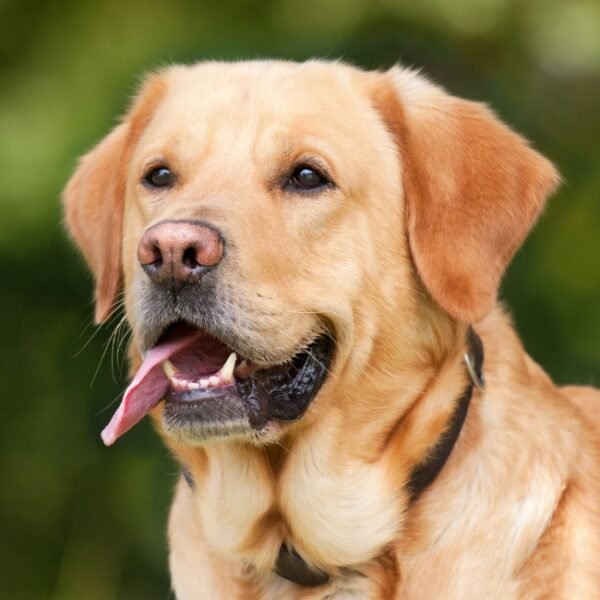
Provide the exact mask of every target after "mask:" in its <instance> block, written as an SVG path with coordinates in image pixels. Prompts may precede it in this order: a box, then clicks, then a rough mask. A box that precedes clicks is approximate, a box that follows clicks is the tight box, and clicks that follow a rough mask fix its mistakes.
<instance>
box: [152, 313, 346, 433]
mask: <svg viewBox="0 0 600 600" xmlns="http://www.w3.org/2000/svg"><path fill="white" fill-rule="evenodd" d="M170 329H171V330H172V329H173V327H171V328H170ZM175 329H177V332H176V335H178V336H181V335H189V336H191V337H192V339H193V342H192V343H191V344H190V345H189V346H187V347H186V348H185V350H184V351H181V352H179V353H176V354H174V355H173V356H172V357H171V358H170V359H169V360H168V361H166V363H167V366H166V370H165V373H166V375H167V377H168V379H169V387H168V390H167V392H166V394H165V396H164V404H163V407H162V411H161V414H160V421H161V423H160V428H161V430H162V431H163V433H164V434H165V435H166V436H168V437H169V438H171V439H173V441H175V442H177V443H180V444H186V445H199V444H205V443H207V442H209V441H211V440H218V439H224V438H232V439H245V440H247V441H250V442H253V443H257V444H261V443H267V442H268V441H269V440H271V441H272V440H273V439H276V437H277V434H278V433H279V432H281V431H282V429H285V424H286V423H290V422H293V421H297V420H298V419H300V418H301V417H302V416H303V415H304V413H305V412H306V410H307V409H308V407H309V406H310V404H311V402H312V401H313V400H314V399H315V397H316V396H317V394H318V393H319V391H320V389H321V388H322V386H323V384H324V382H325V380H326V379H327V375H328V373H329V369H330V366H331V363H332V359H333V353H334V348H335V344H334V341H333V336H332V335H331V334H330V333H323V334H320V335H318V336H316V337H315V338H313V339H312V340H311V341H310V342H309V343H303V344H301V345H300V346H299V348H298V351H297V352H296V353H295V354H294V355H293V356H291V357H290V358H289V359H287V360H285V361H283V362H280V363H277V364H263V363H261V364H257V363H253V362H252V361H250V360H248V359H244V357H243V356H240V355H239V353H238V352H237V351H236V348H235V347H232V346H229V345H227V344H225V343H224V342H222V341H221V340H219V339H218V338H217V337H216V336H213V335H212V334H210V333H208V332H206V331H203V330H198V329H196V328H194V327H191V326H188V325H182V324H178V325H176V326H175ZM167 334H170V335H172V331H171V332H168V333H167ZM194 336H196V337H194Z"/></svg>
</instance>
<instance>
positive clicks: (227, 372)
mask: <svg viewBox="0 0 600 600" xmlns="http://www.w3.org/2000/svg"><path fill="white" fill-rule="evenodd" d="M236 360H237V355H236V353H235V352H232V353H231V354H230V355H229V358H228V359H227V360H226V361H225V364H224V365H223V366H222V367H221V369H220V370H219V372H218V373H217V375H218V376H220V377H221V379H224V380H225V381H233V370H234V369H235V361H236Z"/></svg>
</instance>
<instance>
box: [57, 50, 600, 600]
mask: <svg viewBox="0 0 600 600" xmlns="http://www.w3.org/2000/svg"><path fill="white" fill-rule="evenodd" d="M558 180H559V177H558V175H557V173H556V171H555V170H554V168H553V166H552V165H551V164H550V163H549V162H548V161H547V160H546V159H545V158H543V157H542V156H541V155H539V154H538V153H537V152H536V151H535V150H533V149H532V148H531V147H530V146H529V145H528V144H527V142H526V141H525V140H523V139H522V138H521V137H520V136H519V135H517V134H515V133H514V132H512V131H511V130H510V129H508V128H507V127H506V126H505V125H503V124H502V123H500V122H499V120H498V119H497V118H496V117H495V116H494V114H493V113H492V112H490V110H488V109H487V108H486V107H485V106H483V105H481V104H477V103H474V102H469V101H465V100H461V99H458V98H456V97H453V96H451V95H449V94H447V93H446V92H445V91H444V90H442V89H441V88H439V87H437V86H436V85H434V84H432V83H430V82H429V81H427V80H426V79H425V78H424V77H422V76H421V75H419V74H418V73H416V72H413V71H410V70H406V69H402V68H398V67H397V68H393V69H391V70H389V71H387V72H364V71H361V70H358V69H356V68H353V67H350V66H346V65H343V64H339V63H327V62H320V61H310V62H307V63H304V64H294V63H289V62H277V61H265V62H262V61H258V62H247V63H244V62H241V63H234V64H225V63H218V62H213V63H203V64H197V65H193V66H175V67H169V68H167V69H165V70H163V71H161V72H159V73H156V74H153V75H151V76H150V77H149V78H148V79H147V81H146V83H145V84H144V86H143V87H142V89H141V91H140V93H139V94H138V96H137V98H136V99H135V101H134V102H133V105H132V107H131V110H130V111H129V112H128V113H127V114H126V115H125V117H124V118H123V120H122V122H121V124H119V125H118V126H117V127H116V128H115V129H114V130H113V131H112V132H111V133H110V134H109V135H108V136H107V137H106V138H105V139H104V140H103V141H101V142H100V144H99V145H98V146H97V147H96V148H94V149H93V150H92V151H91V152H90V153H89V154H87V155H86V156H85V157H84V158H83V159H82V161H81V163H80V165H79V168H78V169H77V171H76V173H75V175H74V176H73V178H72V179H71V181H70V182H69V184H68V186H67V188H66V192H65V196H64V201H65V207H66V220H67V223H68V226H69V229H70V231H71V233H72V235H73V237H74V239H75V241H76V243H77V244H78V246H79V247H80V248H81V250H82V251H83V254H84V255H85V257H86V259H87V261H88V262H89V264H90V267H91V269H92V270H93V272H94V275H95V279H96V295H95V300H96V318H97V321H99V322H100V321H103V320H104V319H106V317H107V316H108V315H109V313H110V311H111V307H112V306H113V304H114V303H115V300H116V299H117V298H118V295H119V294H120V292H121V290H122V289H124V293H125V303H126V311H127V318H128V321H129V323H130V325H131V328H132V330H133V342H132V345H131V365H132V375H133V380H132V383H131V385H130V386H129V388H128V389H127V391H126V393H125V396H124V398H123V401H122V403H121V405H120V407H119V408H118V410H117V412H116V414H115V415H114V417H113V418H112V420H111V422H110V423H109V424H108V426H107V427H106V429H105V430H104V431H103V434H102V435H103V439H104V441H105V443H106V444H108V445H110V444H112V443H113V442H115V441H116V440H117V438H119V437H120V436H121V435H123V434H124V433H125V432H126V431H127V430H128V429H130V428H131V427H133V426H134V425H135V424H136V423H137V422H138V421H140V420H141V419H142V418H143V417H144V416H145V415H146V414H148V413H150V414H151V416H152V418H153V421H154V423H155V425H156V428H157V429H158V431H159V432H160V435H161V436H162V438H163V439H164V441H165V443H166V444H167V445H168V447H169V448H170V449H171V451H172V452H173V454H174V455H175V457H176V458H177V460H178V461H179V462H180V463H181V466H182V473H183V475H182V477H181V480H180V482H179V484H178V486H177V490H176V492H175V498H174V501H173V506H172V511H171V517H170V522H169V543H170V566H171V573H172V581H173V587H174V590H175V593H176V595H177V598H179V599H180V600H196V599H202V600H206V599H209V600H210V599H217V600H218V599H228V598H240V599H244V600H251V599H266V600H274V599H279V598H281V599H288V598H289V599H294V598H298V599H299V598H303V599H309V598H312V599H317V598H320V599H325V598H328V599H336V600H340V599H351V598H352V599H359V598H364V599H367V598H368V599H381V600H383V599H386V600H387V599H391V598H398V599H402V600H428V599H444V600H448V599H456V600H458V599H460V600H464V599H476V600H482V599H502V600H509V599H517V598H519V599H534V598H536V599H537V598H540V599H541V598H552V599H558V598H564V599H569V600H574V599H577V600H583V599H587V598H600V439H599V433H598V427H597V423H598V417H599V415H600V394H599V393H598V392H596V391H594V390H592V389H586V388H570V389H568V388H557V387H556V386H555V385H554V384H553V383H552V381H550V379H549V378H548V376H547V375H546V374H545V373H544V372H543V371H542V369H541V368H540V367H539V366H538V365H537V364H536V363H535V362H534V361H533V360H531V359H530V358H529V356H528V355H527V354H526V353H525V351H524V350H523V348H522V346H521V344H520V342H519V339H518V337H517V336H516V334H515V333H514V331H513V329H512V327H511V323H510V320H509V319H508V318H507V316H506V315H505V314H504V313H503V311H502V309H501V308H500V307H499V306H498V305H497V302H496V294H497V289H498V285H499V281H500V279H501V277H502V274H503V272H504V270H505V268H506V266H507V263H508V262H509V260H510V259H511V257H512V256H513V254H514V252H515V251H516V250H517V248H518V247H519V245H520V244H521V243H522V242H523V239H524V238H525V236H526V234H527V232H528V230H529V229H530V228H531V227H532V225H533V224H534V222H535V220H536V218H537V217H538V215H539V214H540V211H541V210H542V208H543V206H544V202H545V200H546V198H547V196H548V195H549V194H551V193H552V192H553V190H554V189H555V187H556V186H557V183H558Z"/></svg>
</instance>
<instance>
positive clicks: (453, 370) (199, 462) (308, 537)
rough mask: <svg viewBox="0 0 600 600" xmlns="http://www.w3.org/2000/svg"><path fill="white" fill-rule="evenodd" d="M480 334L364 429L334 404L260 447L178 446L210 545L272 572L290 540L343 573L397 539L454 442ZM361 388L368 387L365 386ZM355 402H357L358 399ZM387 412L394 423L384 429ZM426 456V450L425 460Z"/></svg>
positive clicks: (321, 565)
mask: <svg viewBox="0 0 600 600" xmlns="http://www.w3.org/2000/svg"><path fill="white" fill-rule="evenodd" d="M477 339H478V338H476V337H475V336H472V337H471V339H470V341H466V342H465V341H460V342H459V341H457V343H456V344H455V347H454V348H453V350H452V351H451V352H450V353H449V354H448V355H447V357H446V358H445V360H444V361H443V362H442V364H441V365H440V366H439V368H438V369H437V373H436V374H435V376H434V377H433V378H431V379H430V380H429V381H428V382H427V384H426V385H425V386H423V387H420V386H417V388H416V389H413V388H410V389H409V387H408V386H406V385H405V386H404V388H402V389H403V390H406V391H405V393H404V394H402V393H401V392H398V391H396V397H397V398H398V397H399V396H402V398H399V399H398V400H397V401H398V402H399V403H401V404H403V405H404V407H405V408H404V410H403V411H402V412H401V414H399V413H396V416H395V419H393V420H392V419H389V418H386V417H388V416H389V415H386V414H379V415H378V414H377V408H374V409H372V410H373V411H374V412H375V413H376V414H374V415H372V416H373V417H374V418H372V419H370V420H369V421H368V422H367V421H364V422H363V425H364V427H363V428H362V430H361V427H360V422H358V423H357V422H352V419H349V418H348V417H349V415H348V414H346V413H347V412H348V410H347V411H346V413H344V411H339V410H330V411H327V413H324V414H321V415H317V417H318V418H319V419H320V422H319V427H312V428H311V427H310V426H308V427H306V428H304V429H303V430H302V435H298V436H295V437H294V436H289V437H288V438H285V439H284V440H282V441H281V443H280V444H271V445H267V446H265V447H262V448H261V447H255V446H251V445H246V444H242V443H240V442H234V441H228V442H219V443H214V444H210V445H207V446H206V447H203V448H189V447H188V448H180V447H175V448H174V451H175V454H176V456H177V457H178V458H179V460H180V461H181V462H182V464H183V465H184V466H185V471H186V473H187V476H188V478H189V480H190V482H193V483H194V500H195V506H196V508H197V514H196V517H197V518H198V519H199V521H200V524H201V528H202V530H203V534H204V536H205V539H204V543H206V544H207V545H208V547H209V548H211V549H212V550H213V551H214V552H215V554H217V555H222V556H227V557H229V558H232V557H237V558H238V559H239V562H240V564H242V563H243V564H246V565H248V564H249V565H252V567H253V569H252V570H253V571H254V572H255V573H258V574H260V573H264V574H265V576H266V575H267V573H269V572H271V571H272V570H273V569H274V568H278V567H280V565H281V560H282V559H281V548H282V545H283V544H289V545H290V547H293V549H294V551H295V552H297V553H298V554H299V555H301V556H302V557H304V559H306V561H309V562H310V563H311V565H312V567H313V568H314V570H315V572H316V573H318V572H319V571H322V572H326V573H330V574H335V573H337V572H339V569H340V568H342V567H346V566H357V565H363V564H365V563H367V562H368V561H370V560H372V559H374V558H376V557H377V556H378V555H380V554H381V552H382V551H385V548H386V546H387V545H388V544H389V543H390V542H391V541H392V539H395V538H397V536H398V533H399V531H400V532H401V531H402V528H403V527H404V525H405V521H406V518H407V514H408V512H409V511H408V508H409V507H410V506H411V505H412V504H413V503H414V502H415V501H416V499H417V498H418V496H419V495H420V494H421V493H423V492H424V491H425V490H426V489H427V488H428V487H429V486H430V484H431V483H432V482H433V480H434V479H435V478H436V477H437V476H438V474H439V473H440V471H441V470H442V468H443V466H444V464H445V463H446V460H447V458H448V457H449V456H450V454H451V452H452V448H453V446H454V442H455V441H456V438H457V437H458V434H459V432H460V430H461V427H462V422H463V421H464V416H465V414H466V409H467V407H468V401H469V399H470V397H471V389H472V383H471V384H470V383H469V381H470V380H469V376H468V374H467V369H466V368H465V365H464V362H463V361H464V355H465V353H470V356H471V361H472V363H473V364H475V367H476V370H477V366H480V364H481V361H482V355H481V353H480V351H479V345H478V343H477ZM379 383H381V382H379ZM384 383H385V382H384ZM397 383H398V382H397ZM372 387H373V386H372ZM375 387H376V386H375ZM379 387H380V388H381V385H380V386H379ZM384 387H386V386H384ZM400 387H401V386H399V388H400ZM363 389H364V390H365V393H367V394H368V393H369V386H368V385H365V387H364V388H363ZM381 393H387V394H390V393H392V391H391V390H389V391H386V392H384V391H383V390H381V389H379V390H377V389H371V390H370V394H373V396H371V397H370V398H368V403H369V404H370V406H371V407H377V406H378V402H377V395H378V394H381ZM366 400H367V399H365V401H366ZM346 402H347V403H348V406H351V404H350V403H351V402H352V398H346ZM363 404H365V403H363ZM379 404H380V405H382V404H383V403H382V402H381V398H380V402H379ZM383 408H384V406H382V412H383ZM385 408H387V409H388V410H389V406H388V407H385ZM359 412H360V411H359ZM377 417H379V419H378V418H377ZM378 420H380V422H381V423H386V424H387V426H385V427H381V428H380V429H379V431H375V430H374V429H373V422H374V421H375V422H377V421H378ZM349 427H353V428H354V431H355V432H356V436H355V438H354V440H355V442H356V443H355V444H350V445H348V444H347V443H346V444H342V440H340V438H339V435H335V432H338V433H339V432H340V431H344V432H346V433H347V432H348V428H349ZM367 436H369V437H370V439H365V438H366V437H367ZM345 439H348V438H347V437H346V438H345ZM171 445H172V444H171ZM369 447H370V448H371V449H373V448H377V450H376V454H377V455H379V456H380V458H379V459H378V461H377V464H376V465H374V464H373V463H372V462H371V461H370V457H369V456H365V454H364V452H363V449H364V448H369ZM369 454H371V453H369ZM423 456H429V459H428V460H426V461H425V462H422V457H423ZM399 457H400V458H399ZM390 482H392V483H393V485H390ZM288 558H289V556H288ZM292 558H293V557H292ZM302 562H304V561H302ZM304 564H306V562H304ZM276 565H277V566H276ZM302 569H303V567H302V565H300V571H301V572H300V577H304V576H305V575H306V573H304V575H303V574H302ZM280 570H281V569H280ZM284 570H287V567H285V566H284ZM282 574H283V575H284V576H285V575H286V573H282ZM314 582H315V584H316V583H318V582H319V578H318V577H317V578H316V579H315V580H314ZM307 584H310V578H309V579H308V580H307Z"/></svg>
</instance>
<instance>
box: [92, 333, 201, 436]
mask: <svg viewBox="0 0 600 600" xmlns="http://www.w3.org/2000/svg"><path fill="white" fill-rule="evenodd" d="M201 335H202V332H200V331H198V330H196V331H192V332H189V331H188V332H180V333H179V334H177V335H176V336H175V337H173V338H171V339H169V340H167V341H165V342H162V343H161V344H158V345H156V346H154V347H153V348H151V349H150V350H148V352H147V353H146V356H145V357H144V361H143V362H142V365H141V367H140V368H139V369H138V372H137V373H136V374H135V377H134V378H133V381H132V382H131V384H130V385H129V387H128V388H127V390H126V391H125V395H124V396H123V400H122V401H121V404H120V406H119V408H118V409H117V412H115V414H114V415H113V418H112V419H111V420H110V423H109V424H108V425H107V426H106V427H105V428H104V430H103V431H102V434H101V435H102V441H103V442H104V443H105V444H106V445H107V446H111V445H112V444H114V443H115V442H116V441H117V439H119V438H120V437H121V436H122V435H123V434H124V433H126V432H127V431H129V430H130V429H131V428H132V427H133V426H134V425H136V424H137V423H139V422H140V421H141V420H142V419H143V418H144V417H145V416H146V415H147V414H148V413H149V412H150V411H151V410H152V409H153V408H154V407H155V406H156V405H157V404H158V403H159V402H160V401H161V400H162V399H163V396H164V395H165V392H166V391H167V389H168V387H169V381H168V380H167V378H166V376H165V374H164V373H163V370H162V366H161V363H162V362H163V361H164V360H167V358H170V357H171V356H173V354H175V353H177V352H181V351H182V350H184V349H185V348H187V347H188V346H190V345H191V344H193V343H194V341H195V340H196V339H197V338H198V337H199V336H201Z"/></svg>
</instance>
